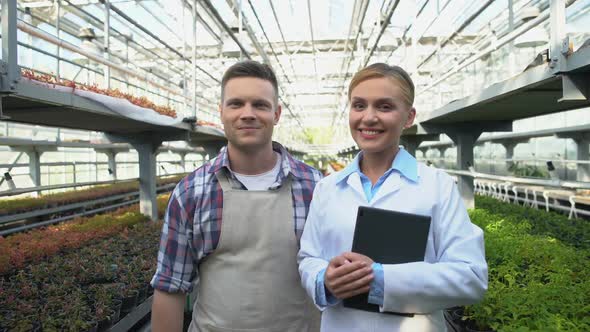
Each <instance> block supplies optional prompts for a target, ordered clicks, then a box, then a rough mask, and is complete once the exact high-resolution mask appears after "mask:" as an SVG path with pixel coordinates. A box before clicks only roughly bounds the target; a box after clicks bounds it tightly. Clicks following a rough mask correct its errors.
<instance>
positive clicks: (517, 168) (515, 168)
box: [508, 162, 549, 179]
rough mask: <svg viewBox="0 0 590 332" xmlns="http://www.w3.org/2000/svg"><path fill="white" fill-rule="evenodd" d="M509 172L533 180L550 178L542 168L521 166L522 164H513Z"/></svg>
mask: <svg viewBox="0 0 590 332" xmlns="http://www.w3.org/2000/svg"><path fill="white" fill-rule="evenodd" d="M508 171H509V172H510V173H512V174H513V175H515V176H524V177H531V178H544V179H548V178H549V172H547V171H546V170H544V169H542V168H541V167H537V166H532V165H521V164H520V162H515V163H511V164H510V166H509V167H508Z"/></svg>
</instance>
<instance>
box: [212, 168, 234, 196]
mask: <svg viewBox="0 0 590 332" xmlns="http://www.w3.org/2000/svg"><path fill="white" fill-rule="evenodd" d="M227 172H229V171H228V170H227V169H225V168H222V169H221V170H219V171H218V172H217V173H215V176H217V181H219V185H221V189H222V190H223V192H226V191H230V190H232V189H233V188H232V185H231V183H230V181H229V177H228V176H227Z"/></svg>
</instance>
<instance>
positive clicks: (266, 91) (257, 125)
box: [219, 77, 281, 150]
mask: <svg viewBox="0 0 590 332" xmlns="http://www.w3.org/2000/svg"><path fill="white" fill-rule="evenodd" d="M275 99H276V97H275V91H274V88H273V86H272V84H271V83H270V82H269V81H266V80H263V79H260V78H254V77H237V78H232V79H230V80H229V81H228V82H227V83H226V85H225V89H224V96H223V100H222V101H221V105H220V106H219V111H220V113H221V122H222V123H223V127H224V129H225V135H226V136H227V140H228V141H229V144H230V145H232V146H233V147H235V148H237V149H241V150H257V149H261V148H264V147H265V146H267V145H268V144H271V142H272V131H273V127H274V126H275V125H276V124H277V123H278V121H279V118H280V116H281V107H280V105H277V103H276V101H275Z"/></svg>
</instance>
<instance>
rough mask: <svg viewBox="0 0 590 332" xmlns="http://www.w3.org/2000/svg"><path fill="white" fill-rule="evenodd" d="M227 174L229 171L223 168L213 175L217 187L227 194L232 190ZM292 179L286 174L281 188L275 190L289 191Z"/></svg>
mask: <svg viewBox="0 0 590 332" xmlns="http://www.w3.org/2000/svg"><path fill="white" fill-rule="evenodd" d="M228 172H229V170H227V169H226V168H223V169H221V170H219V171H218V172H217V173H215V176H216V177H217V181H219V185H220V186H221V189H222V190H223V192H227V191H230V190H232V189H234V188H233V187H232V185H231V180H230V179H229V176H228ZM292 177H293V176H292V175H291V174H287V176H286V177H285V179H283V182H282V183H281V187H280V188H277V189H276V190H279V191H280V190H291V181H292Z"/></svg>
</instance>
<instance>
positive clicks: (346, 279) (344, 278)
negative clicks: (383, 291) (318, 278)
mask: <svg viewBox="0 0 590 332" xmlns="http://www.w3.org/2000/svg"><path fill="white" fill-rule="evenodd" d="M372 264H373V261H372V260H371V259H370V258H369V257H367V256H364V255H360V254H356V253H351V252H345V253H343V254H341V255H339V256H336V257H334V258H332V260H330V264H329V265H328V268H327V269H326V274H325V276H324V285H325V286H326V289H327V290H328V291H330V293H332V295H334V296H335V297H336V298H338V299H347V298H349V297H352V296H355V295H359V294H364V293H368V292H369V290H370V288H371V282H372V281H373V268H372V267H371V265H372Z"/></svg>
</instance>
